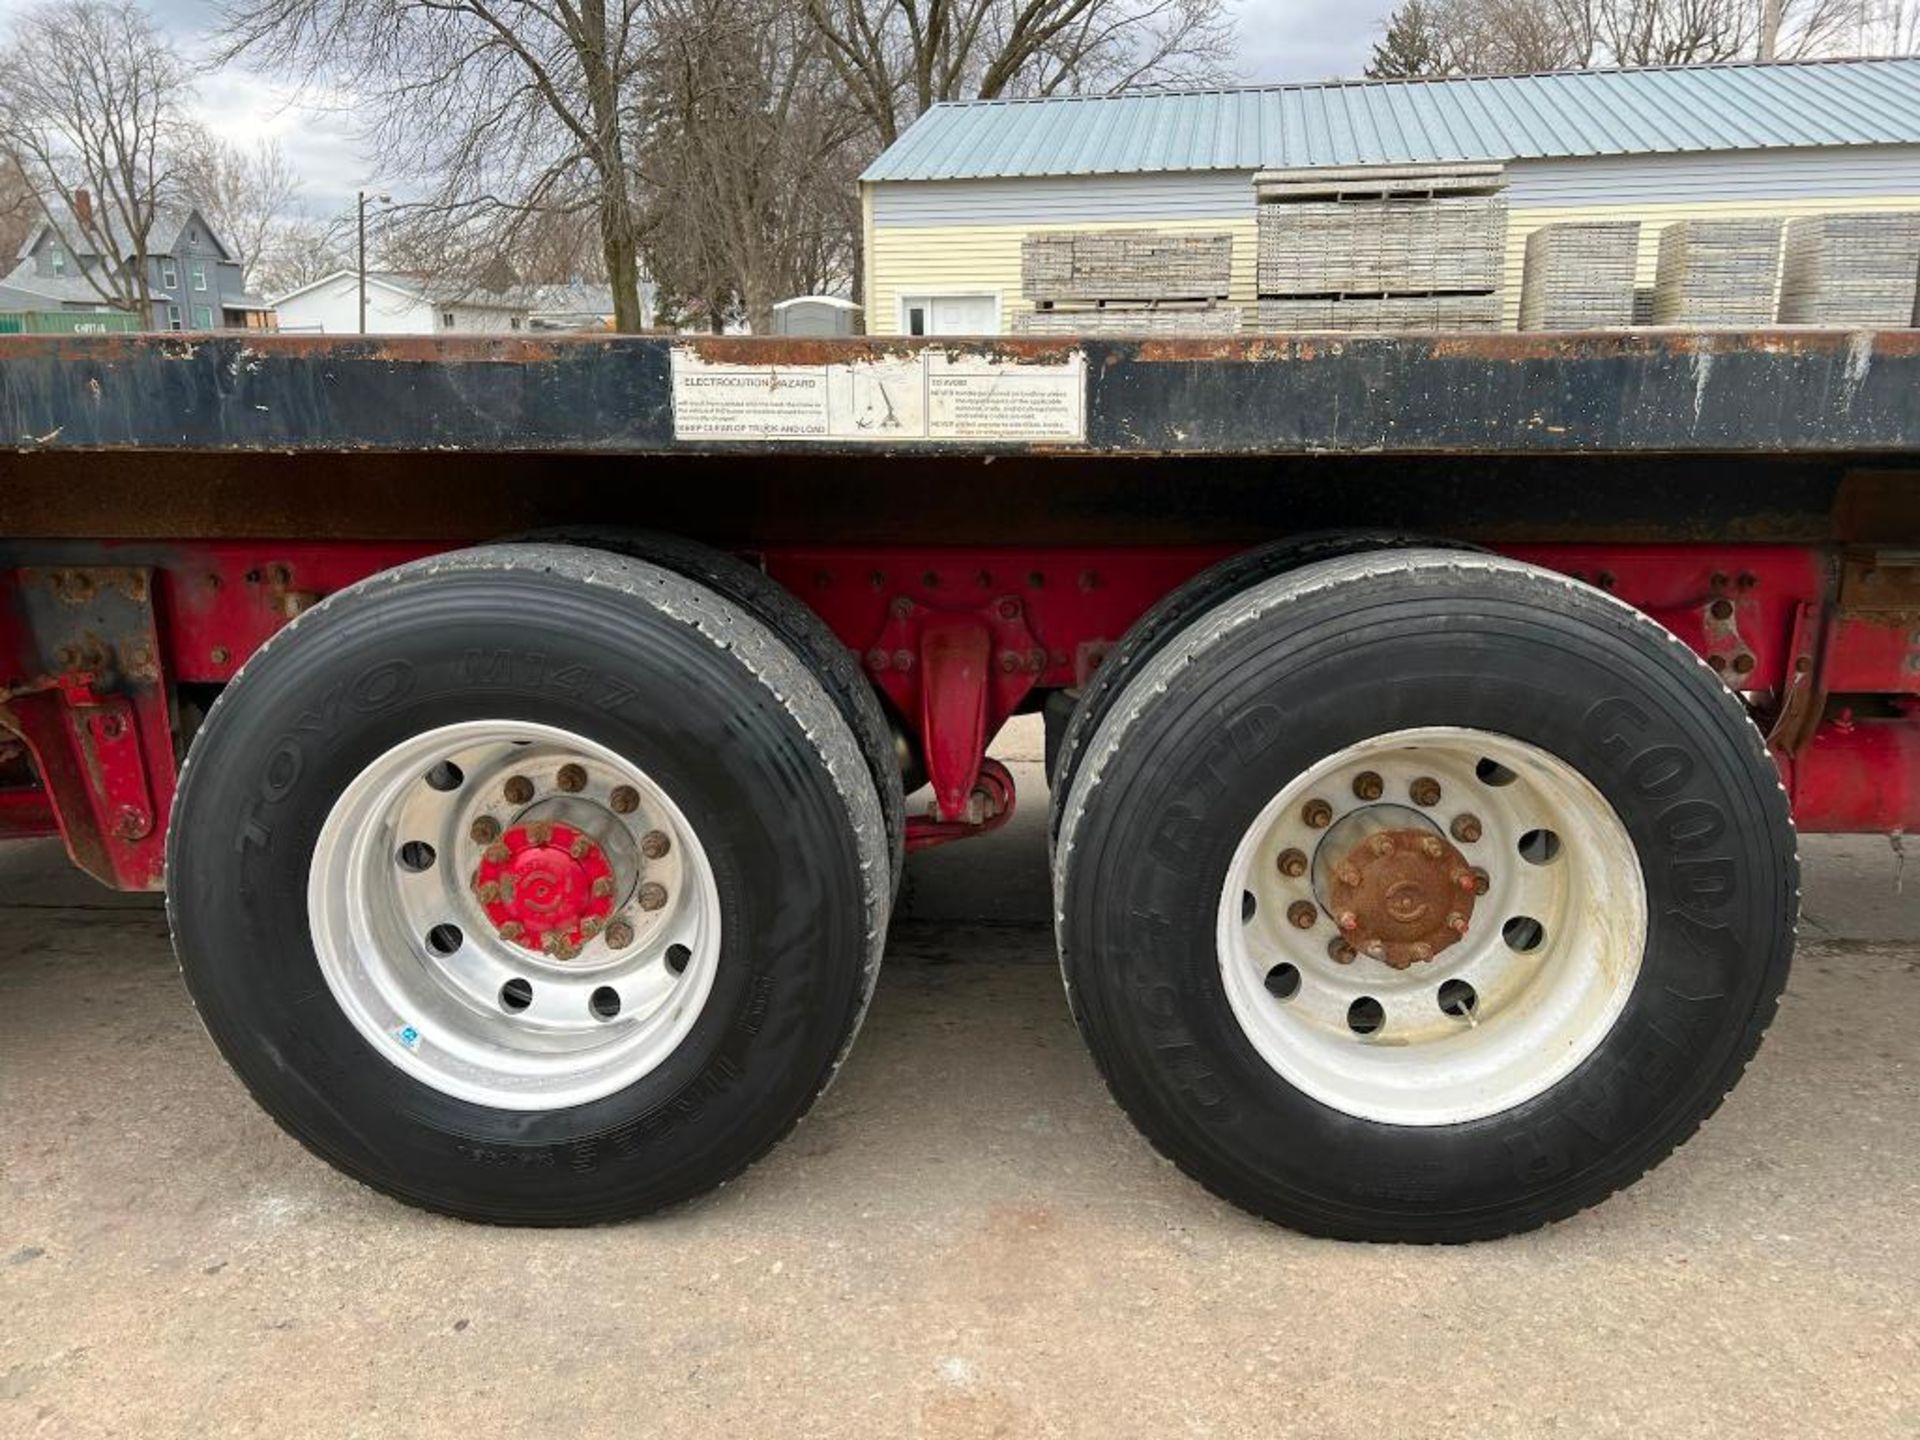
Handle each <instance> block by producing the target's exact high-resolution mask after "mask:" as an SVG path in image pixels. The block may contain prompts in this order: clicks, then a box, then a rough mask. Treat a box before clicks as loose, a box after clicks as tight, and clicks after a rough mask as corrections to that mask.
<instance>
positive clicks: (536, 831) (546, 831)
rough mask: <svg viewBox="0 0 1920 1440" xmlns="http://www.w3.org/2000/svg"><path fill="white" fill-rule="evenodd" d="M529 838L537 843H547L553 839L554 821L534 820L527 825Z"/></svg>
mask: <svg viewBox="0 0 1920 1440" xmlns="http://www.w3.org/2000/svg"><path fill="white" fill-rule="evenodd" d="M527 839H529V840H530V841H532V842H533V843H534V844H535V845H545V844H547V843H548V842H549V841H551V840H552V839H553V822H552V821H551V820H536V821H534V822H533V823H532V824H531V825H529V826H527Z"/></svg>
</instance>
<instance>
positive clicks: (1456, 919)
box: [1447, 910, 1467, 935]
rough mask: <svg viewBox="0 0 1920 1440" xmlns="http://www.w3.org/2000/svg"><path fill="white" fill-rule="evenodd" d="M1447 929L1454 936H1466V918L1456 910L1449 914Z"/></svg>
mask: <svg viewBox="0 0 1920 1440" xmlns="http://www.w3.org/2000/svg"><path fill="white" fill-rule="evenodd" d="M1447 928H1448V929H1449V930H1451V931H1452V932H1453V933H1454V934H1456V935H1464V934H1466V933H1467V917H1466V916H1464V915H1462V914H1461V913H1460V912H1459V911H1458V910H1455V911H1453V912H1451V913H1450V914H1449V915H1448V916H1447Z"/></svg>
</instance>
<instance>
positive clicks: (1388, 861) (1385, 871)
mask: <svg viewBox="0 0 1920 1440" xmlns="http://www.w3.org/2000/svg"><path fill="white" fill-rule="evenodd" d="M1462 875H1465V876H1466V877H1467V879H1468V882H1469V883H1468V884H1467V885H1466V886H1462V885H1461V884H1460V883H1459V879H1458V877H1460V876H1462ZM1471 882H1472V872H1471V871H1470V870H1469V869H1468V867H1467V862H1466V858H1465V857H1464V856H1462V855H1461V854H1460V852H1459V851H1458V850H1456V849H1454V848H1453V846H1451V845H1449V844H1448V843H1447V842H1446V841H1444V840H1442V839H1440V838H1439V837H1438V836H1437V835H1435V834H1434V833H1433V831H1432V830H1430V829H1425V828H1421V829H1412V828H1408V829H1399V830H1376V831H1375V832H1374V833H1373V834H1372V835H1369V836H1368V837H1367V838H1366V839H1364V840H1362V841H1360V842H1359V843H1358V844H1356V845H1355V846H1354V847H1353V848H1352V849H1351V850H1349V851H1348V852H1347V854H1346V855H1345V857H1344V858H1342V859H1341V860H1340V861H1339V863H1338V864H1336V865H1335V866H1334V873H1333V882H1332V884H1331V885H1330V886H1329V887H1328V891H1329V896H1328V898H1329V899H1330V900H1331V901H1332V909H1333V912H1334V914H1335V915H1337V916H1339V917H1341V922H1340V927H1341V929H1342V930H1343V931H1344V932H1345V935H1346V939H1347V941H1348V943H1349V944H1351V945H1352V946H1353V947H1354V948H1355V949H1356V950H1358V951H1359V952H1360V953H1361V954H1363V955H1367V956H1370V957H1372V958H1373V959H1375V960H1380V961H1384V962H1385V963H1386V964H1388V965H1391V966H1392V967H1393V968H1394V969H1396V970H1404V969H1406V968H1407V967H1408V966H1409V965H1413V964H1416V963H1418V962H1420V961H1424V960H1431V959H1433V957H1434V956H1436V955H1438V954H1439V953H1440V952H1441V951H1443V950H1445V949H1446V948H1447V947H1448V946H1449V945H1452V944H1453V943H1454V942H1455V941H1457V940H1459V939H1460V938H1461V936H1463V935H1465V934H1466V932H1467V925H1468V923H1469V922H1471V921H1472V919H1473V900H1474V895H1473V889H1472V885H1471ZM1349 915H1351V916H1352V917H1353V920H1354V923H1353V925H1352V926H1351V927H1349V926H1348V925H1347V924H1346V917H1347V916H1349Z"/></svg>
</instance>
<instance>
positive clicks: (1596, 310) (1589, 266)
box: [1520, 220, 1640, 330]
mask: <svg viewBox="0 0 1920 1440" xmlns="http://www.w3.org/2000/svg"><path fill="white" fill-rule="evenodd" d="M1639 260H1640V222H1639V221H1638V220H1618V221H1613V220H1609V221H1602V222H1599V223H1596V224H1566V225H1542V226H1541V227H1540V228H1539V229H1538V230H1535V231H1534V232H1533V233H1532V234H1531V235H1529V236H1527V256H1526V262H1525V266H1524V269H1523V270H1522V273H1521V280H1520V328H1521V329H1522V330H1594V329H1600V328H1603V327H1606V326H1615V325H1631V324H1632V323H1633V300H1634V294H1633V276H1634V271H1635V269H1636V268H1637V267H1638V265H1639Z"/></svg>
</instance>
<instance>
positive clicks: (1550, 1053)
mask: <svg viewBox="0 0 1920 1440" xmlns="http://www.w3.org/2000/svg"><path fill="white" fill-rule="evenodd" d="M1368 777H1374V778H1375V779H1377V780H1378V782H1379V793H1378V795H1377V797H1375V798H1371V799H1369V798H1365V797H1366V796H1369V795H1372V794H1373V790H1374V785H1373V780H1372V779H1369V778H1368ZM1416 786H1417V787H1418V790H1417V791H1416ZM1416 793H1417V794H1418V797H1419V798H1418V799H1416V798H1415V796H1416ZM1427 800H1431V801H1432V803H1421V802H1422V801H1427ZM1316 802H1318V804H1319V805H1323V806H1324V807H1325V808H1324V810H1320V809H1318V808H1317V806H1316ZM1389 812H1390V813H1389ZM1463 815H1465V816H1470V817H1471V818H1472V819H1473V820H1474V821H1477V827H1475V826H1467V825H1463V824H1461V822H1460V818H1459V817H1461V816H1463ZM1410 816H1411V817H1412V818H1411V819H1409V817H1410ZM1315 822H1319V823H1315ZM1476 828H1477V832H1478V833H1477V835H1475V838H1473V839H1471V840H1465V839H1461V838H1459V837H1460V836H1462V835H1467V834H1473V833H1474V831H1475V829H1476ZM1428 831H1431V833H1432V835H1433V836H1434V837H1436V838H1437V839H1438V840H1440V841H1441V845H1440V847H1439V848H1440V850H1441V854H1440V855H1439V856H1438V857H1437V858H1433V859H1431V860H1428V859H1424V858H1423V859H1421V860H1419V861H1417V862H1416V861H1414V860H1413V859H1412V858H1411V856H1412V851H1411V850H1410V848H1409V846H1408V844H1407V842H1406V841H1405V839H1403V838H1400V837H1405V836H1409V835H1416V834H1417V835H1419V836H1420V837H1421V838H1420V840H1419V841H1418V844H1419V845H1420V846H1422V847H1424V848H1423V849H1422V851H1421V854H1422V856H1425V854H1426V852H1427V851H1428V850H1432V849H1433V848H1434V847H1432V846H1429V845H1427V842H1426V835H1427V833H1428ZM1378 833H1384V834H1386V836H1387V838H1388V840H1389V853H1392V848H1393V846H1394V844H1396V843H1397V844H1398V847H1399V851H1400V852H1401V855H1402V856H1403V857H1405V858H1404V862H1403V860H1402V859H1400V858H1396V859H1395V861H1394V863H1406V864H1408V865H1413V864H1416V863H1417V864H1420V865H1423V866H1426V867H1427V869H1426V870H1423V871H1421V872H1420V882H1421V883H1420V884H1415V883H1413V882H1405V883H1404V884H1403V885H1402V887H1401V888H1402V889H1404V890H1405V892H1406V893H1405V894H1400V893H1397V892H1394V893H1393V894H1392V898H1391V900H1390V901H1389V903H1390V904H1391V905H1393V906H1394V908H1393V909H1392V910H1391V911H1382V910H1380V909H1379V907H1372V906H1368V907H1365V908H1366V909H1367V913H1366V914H1365V915H1359V914H1356V913H1355V910H1354V909H1353V908H1350V907H1349V908H1339V909H1338V911H1337V913H1336V907H1339V906H1340V903H1341V902H1340V898H1339V897H1340V896H1341V895H1351V894H1355V893H1365V892H1362V891H1360V890H1359V889H1358V887H1355V886H1351V885H1347V884H1346V882H1347V881H1354V880H1358V881H1359V883H1360V885H1361V886H1364V885H1366V884H1367V883H1368V880H1369V872H1367V871H1366V870H1365V869H1364V866H1366V865H1373V864H1384V863H1386V862H1385V861H1382V860H1379V859H1376V858H1372V857H1374V856H1375V851H1374V849H1373V848H1372V847H1373V846H1374V845H1375V844H1377V841H1376V840H1374V839H1373V836H1374V835H1375V834H1378ZM1363 847H1364V848H1363ZM1323 850H1325V851H1326V853H1324V854H1323V853H1321V852H1322V851H1323ZM1289 852H1293V853H1292V854H1289ZM1356 854H1358V855H1360V857H1361V861H1360V864H1359V865H1358V866H1355V865H1346V864H1345V862H1346V861H1347V860H1348V859H1349V858H1350V857H1352V856H1354V855H1356ZM1301 856H1304V857H1306V859H1307V862H1308V863H1307V867H1306V869H1305V870H1304V872H1300V873H1289V872H1299V859H1300V857H1301ZM1455 857H1458V860H1461V861H1464V862H1466V864H1465V868H1466V869H1467V871H1468V873H1469V874H1470V875H1472V876H1473V877H1474V885H1473V888H1472V889H1471V890H1469V889H1467V888H1466V882H1464V881H1460V880H1459V878H1458V873H1457V872H1458V870H1459V868H1460V866H1459V864H1458V863H1457V862H1456V859H1455ZM1343 866H1344V868H1343ZM1440 871H1444V872H1445V876H1444V878H1445V881H1446V883H1448V884H1455V883H1457V884H1459V885H1460V887H1461V888H1460V891H1459V894H1460V895H1461V896H1463V897H1470V901H1471V919H1467V918H1466V917H1465V916H1463V915H1460V914H1459V913H1458V910H1457V909H1456V910H1452V911H1449V912H1448V913H1447V914H1446V915H1445V916H1442V917H1439V918H1440V922H1441V923H1442V924H1443V925H1444V924H1445V922H1446V921H1447V920H1450V919H1461V920H1464V921H1465V927H1464V934H1460V933H1457V932H1456V931H1455V930H1454V929H1453V927H1451V926H1447V927H1446V933H1447V934H1450V935H1452V936H1453V938H1452V939H1451V940H1449V941H1448V943H1447V944H1446V945H1445V947H1444V948H1440V949H1438V950H1437V953H1434V954H1433V955H1432V957H1431V958H1429V959H1425V960H1411V961H1408V962H1407V964H1406V968H1404V969H1396V968H1394V967H1393V966H1392V965H1390V964H1389V963H1386V961H1385V960H1384V959H1382V958H1376V957H1375V956H1373V955H1368V954H1354V955H1353V958H1352V959H1351V960H1349V961H1347V962H1345V963H1342V961H1341V959H1339V958H1337V956H1338V953H1339V952H1340V951H1341V949H1342V943H1341V942H1343V941H1345V942H1347V944H1348V946H1349V947H1350V946H1351V941H1352V938H1365V939H1367V940H1368V942H1369V943H1371V944H1373V945H1375V946H1376V947H1378V948H1379V949H1380V950H1381V951H1382V952H1383V953H1390V954H1393V955H1394V956H1396V957H1397V958H1399V959H1401V960H1406V958H1407V952H1408V951H1409V950H1410V949H1411V948H1412V945H1413V944H1418V943H1420V942H1419V941H1414V942H1404V941H1402V940H1399V939H1396V940H1394V941H1393V942H1392V944H1391V945H1388V943H1387V942H1386V941H1384V940H1383V939H1382V938H1381V936H1382V935H1383V934H1385V933H1387V932H1388V931H1390V930H1391V931H1393V933H1394V934H1396V935H1399V934H1403V933H1407V932H1405V931H1404V930H1396V929H1394V927H1396V926H1398V925H1399V923H1400V920H1401V918H1402V912H1405V913H1407V914H1411V913H1412V912H1413V911H1414V910H1415V909H1416V908H1417V909H1418V910H1419V912H1420V914H1419V917H1418V919H1419V923H1420V924H1423V925H1424V924H1428V923H1430V921H1429V918H1428V915H1427V912H1428V911H1429V910H1430V909H1431V905H1430V904H1429V903H1428V902H1429V901H1437V899H1438V892H1437V891H1436V890H1435V889H1434V888H1433V887H1434V885H1437V884H1438V883H1440V882H1439V881H1437V880H1433V879H1431V876H1430V874H1429V872H1435V873H1437V872H1440ZM1476 872H1478V873H1476ZM1481 875H1484V880H1482V879H1481V878H1480V876H1481ZM1449 893H1452V892H1449ZM1447 903H1452V902H1447ZM1309 907H1310V910H1309ZM1343 921H1345V922H1348V923H1350V924H1353V925H1354V926H1355V928H1353V929H1351V930H1343V929H1342V928H1341V925H1342V922H1343ZM1217 933H1218V943H1219V957H1220V969H1221V978H1222V980H1223V982H1224V984H1225V988H1226V993H1227V999H1228V1002H1229V1004H1230V1005H1231V1007H1232V1010H1233V1014H1234V1017H1235V1019H1236V1020H1237V1021H1238V1022H1239V1024H1240V1027H1241V1029H1242V1030H1243V1031H1244V1032H1245V1034H1246V1036H1247V1039H1248V1040H1249V1041H1250V1042H1251V1043H1252V1045H1253V1047H1254V1049H1255V1050H1256V1051H1258V1052H1259V1054H1260V1056H1261V1058H1262V1059H1263V1060H1265V1061H1266V1063H1267V1064H1268V1065H1270V1066H1272V1067H1273V1069H1274V1070H1276V1071H1278V1072H1279V1074H1280V1075H1281V1076H1282V1077H1283V1078H1284V1079H1286V1080H1287V1081H1288V1082H1289V1083H1291V1084H1293V1085H1294V1086H1296V1087H1298V1088H1299V1089H1300V1090H1303V1091H1304V1092H1306V1093H1307V1094H1308V1095H1310V1096H1312V1097H1313V1098H1314V1099H1316V1100H1318V1101H1320V1102H1321V1103H1323V1104H1326V1105H1329V1106H1331V1107H1333V1108H1334V1109H1337V1110H1340V1111H1342V1112H1344V1113H1346V1114H1349V1115H1354V1116H1358V1117H1361V1118H1365V1119H1369V1120H1376V1121H1381V1122H1384V1123H1388V1124H1398V1125H1444V1124H1455V1123H1459V1122H1462V1121H1468V1120H1475V1119H1479V1118H1482V1117H1484V1116H1488V1115H1493V1114H1498V1113H1500V1112H1502V1111H1506V1110H1510V1109H1512V1108H1513V1107H1515V1106H1517V1105H1521V1104H1524V1103H1525V1102H1526V1101H1528V1100H1530V1099H1532V1098H1534V1097H1535V1096H1537V1095H1540V1094H1542V1093H1543V1092H1545V1091H1546V1090H1548V1089H1550V1088H1551V1087H1552V1086H1553V1085H1555V1084H1557V1083H1558V1082H1559V1081H1560V1080H1562V1079H1564V1078H1565V1077H1566V1076H1567V1075H1568V1074H1570V1073H1571V1072H1572V1071H1573V1070H1574V1068H1575V1067H1576V1066H1578V1065H1579V1064H1580V1063H1581V1062H1582V1061H1583V1060H1585V1059H1586V1058H1587V1057H1588V1056H1589V1055H1591V1054H1592V1053H1593V1051H1594V1050H1595V1048H1597V1047H1598V1045H1599V1044H1600V1042H1601V1040H1602V1039H1604V1037H1605V1036H1606V1034H1607V1033H1608V1031H1610V1030H1611V1029H1612V1028H1613V1025H1614V1023H1615V1021H1617V1020H1618V1019H1619V1016H1620V1013H1621V1011H1622V1010H1623V1009H1624V1008H1625V1006H1626V1003H1627V999H1628V997H1629V996H1630V995H1631V994H1632V991H1633V987H1634V984H1635V981H1636V980H1637V978H1638V976H1639V973H1640V965H1641V960H1642V956H1643V954H1644V952H1645V948H1646V936H1647V902H1646V890H1645V885H1644V882H1643V880H1642V877H1641V873H1640V864H1639V858H1638V855H1637V853H1636V851H1635V850H1634V847H1633V844H1632V841H1631V838H1630V837H1629V836H1628V834H1627V831H1626V827H1625V826H1624V825H1623V824H1622V823H1621V821H1620V818H1619V816H1618V815H1617V814H1616V813H1615V811H1614V809H1613V807H1612V806H1611V805H1610V804H1609V803H1608V802H1607V800H1606V798H1605V797H1604V796H1602V795H1601V794H1600V792H1599V791H1598V790H1596V789H1595V788H1594V787H1593V785H1592V784H1591V783H1590V782H1589V781H1588V780H1587V779H1586V778H1585V777H1584V776H1583V775H1581V774H1580V773H1579V772H1578V771H1576V770H1575V769H1574V768H1573V767H1572V766H1570V765H1568V764H1567V763H1566V762H1565V761H1563V760H1561V759H1559V758H1558V757H1556V756H1554V755H1551V754H1549V753H1548V752H1546V751H1544V750H1542V749H1540V748H1538V747H1537V746H1533V745H1529V744H1526V743H1524V742H1522V741H1518V740H1514V739H1511V738H1509V737H1507V736H1502V735H1495V734H1492V733H1490V732H1486V731H1480V730H1468V729H1457V728H1451V727H1430V728H1423V729H1414V730H1401V731H1396V732H1394V733H1391V734H1387V735H1381V736H1378V737H1375V738H1373V739H1370V740H1366V741H1363V742H1361V743H1360V744H1357V745H1353V746H1350V747H1348V748H1347V749H1344V750H1342V751H1340V752H1338V753H1337V754H1334V755H1330V756H1328V757H1326V758H1325V759H1323V760H1321V761H1320V762H1318V763H1317V764H1315V765H1313V766H1311V767H1310V768H1309V769H1308V770H1307V771H1305V772H1304V773H1303V774H1302V775H1300V776H1299V778H1297V779H1296V780H1294V781H1293V782H1292V783H1290V784H1289V785H1287V786H1286V787H1285V788H1284V789H1283V790H1281V792H1280V793H1279V794H1278V795H1276V796H1274V797H1273V799H1272V800H1271V801H1270V802H1269V803H1268V804H1267V805H1266V807H1265V808H1264V809H1262V811H1261V812H1260V815H1259V817H1258V818H1257V819H1256V820H1255V821H1254V822H1253V824H1252V825H1251V826H1250V827H1249V828H1248V830H1247V832H1246V835H1245V836H1244V837H1243V839H1242V840H1241V842H1240V845H1239V847H1238V849H1237V850H1236V851H1235V853H1234V857H1233V860H1232V863H1231V865H1230V866H1229V867H1228V872H1227V880H1226V884H1225V886H1224V888H1223V891H1222V895H1221V902H1220V911H1219V920H1218V932H1217ZM1462 986H1464V987H1466V988H1465V989H1461V988H1459V987H1462ZM1373 1007H1377V1010H1376V1009H1375V1008H1373ZM1376 1021H1377V1023H1374V1022H1376ZM1369 1026H1371V1028H1369Z"/></svg>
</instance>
